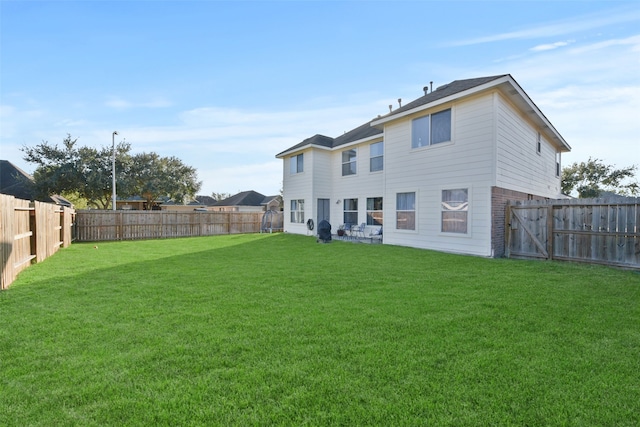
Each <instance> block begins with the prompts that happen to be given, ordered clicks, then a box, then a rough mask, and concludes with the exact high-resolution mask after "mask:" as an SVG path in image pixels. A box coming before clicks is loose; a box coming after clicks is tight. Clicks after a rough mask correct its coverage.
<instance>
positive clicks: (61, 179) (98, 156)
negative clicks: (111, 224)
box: [22, 135, 201, 209]
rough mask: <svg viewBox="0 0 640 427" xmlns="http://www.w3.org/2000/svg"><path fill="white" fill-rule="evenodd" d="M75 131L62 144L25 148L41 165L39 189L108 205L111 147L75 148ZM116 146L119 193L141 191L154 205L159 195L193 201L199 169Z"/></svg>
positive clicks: (37, 176)
mask: <svg viewBox="0 0 640 427" xmlns="http://www.w3.org/2000/svg"><path fill="white" fill-rule="evenodd" d="M77 141H78V140H77V138H76V139H72V138H71V135H67V137H66V138H65V139H64V140H63V142H62V147H58V145H57V144H56V145H52V144H50V143H49V142H47V141H43V142H42V143H41V144H39V145H37V146H35V147H23V148H22V151H23V152H24V153H25V156H24V159H25V160H26V161H27V162H30V163H35V164H37V165H38V166H37V168H36V170H35V172H34V174H33V175H34V180H35V187H36V190H37V191H38V193H39V194H41V195H50V194H63V195H64V194H73V196H74V197H77V198H79V199H84V200H86V203H87V204H88V205H90V206H95V207H97V208H100V209H108V208H109V206H110V205H111V198H112V194H113V191H112V181H113V180H112V171H113V166H112V155H113V151H112V147H110V146H106V147H102V148H100V149H96V148H92V147H77V146H76V144H77ZM115 150H116V189H117V193H118V194H117V195H118V198H126V197H129V196H132V195H140V196H142V197H144V198H145V199H147V202H148V203H147V207H148V209H151V208H152V206H153V202H154V201H155V200H157V199H158V198H159V197H161V196H167V197H170V198H172V199H173V200H174V201H176V202H177V203H183V202H186V201H188V200H190V199H191V198H192V197H193V196H194V195H195V193H196V192H197V191H198V190H199V189H200V186H201V183H200V182H198V180H197V173H196V170H195V169H194V168H192V167H190V166H187V165H185V164H184V163H182V161H181V160H180V159H178V158H176V157H160V156H159V155H158V154H156V153H142V154H136V155H133V156H132V155H131V154H129V152H130V150H131V145H130V144H127V143H125V142H120V143H119V144H117V145H116V147H115Z"/></svg>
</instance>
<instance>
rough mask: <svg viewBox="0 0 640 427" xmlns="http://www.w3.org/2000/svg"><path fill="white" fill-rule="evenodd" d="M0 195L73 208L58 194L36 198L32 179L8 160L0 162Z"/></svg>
mask: <svg viewBox="0 0 640 427" xmlns="http://www.w3.org/2000/svg"><path fill="white" fill-rule="evenodd" d="M0 193H2V194H8V195H10V196H13V197H16V198H18V199H22V200H31V201H33V200H39V201H41V202H46V203H55V204H56V205H59V206H68V207H72V206H73V204H72V203H71V202H70V201H69V200H67V199H65V198H64V197H62V196H60V195H59V194H54V195H52V196H48V197H44V198H42V197H37V194H36V190H35V187H34V182H33V177H32V176H31V175H29V174H28V173H26V172H25V171H23V170H22V169H20V168H19V167H17V166H16V165H14V164H13V163H11V162H10V161H8V160H0Z"/></svg>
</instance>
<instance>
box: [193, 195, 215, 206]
mask: <svg viewBox="0 0 640 427" xmlns="http://www.w3.org/2000/svg"><path fill="white" fill-rule="evenodd" d="M196 200H197V201H198V203H200V204H201V205H205V206H213V205H215V204H216V203H217V200H216V199H214V198H213V197H211V196H196Z"/></svg>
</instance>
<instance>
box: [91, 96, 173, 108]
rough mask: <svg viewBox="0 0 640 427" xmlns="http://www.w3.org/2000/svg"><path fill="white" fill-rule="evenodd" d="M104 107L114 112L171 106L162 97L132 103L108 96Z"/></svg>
mask: <svg viewBox="0 0 640 427" xmlns="http://www.w3.org/2000/svg"><path fill="white" fill-rule="evenodd" d="M104 105H105V106H106V107H109V108H113V109H116V110H128V109H131V108H166V107H170V106H171V102H170V101H168V100H167V99H165V98H163V97H153V98H151V99H149V100H144V101H136V102H133V101H129V100H127V99H124V98H122V97H119V96H109V97H107V100H106V101H105V103H104Z"/></svg>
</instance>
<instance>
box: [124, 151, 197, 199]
mask: <svg viewBox="0 0 640 427" xmlns="http://www.w3.org/2000/svg"><path fill="white" fill-rule="evenodd" d="M128 185H129V187H128V188H129V190H128V191H129V192H131V193H132V194H138V195H140V196H142V197H144V198H145V199H146V201H147V209H152V207H153V204H154V202H155V201H156V200H157V199H158V198H159V197H162V196H166V197H169V198H171V199H173V200H174V201H175V202H176V203H184V202H186V201H188V200H190V199H192V198H193V197H195V194H196V193H197V192H198V190H200V187H201V185H202V183H201V182H199V181H198V180H197V172H196V169H195V168H192V167H191V166H187V165H185V164H184V163H182V161H181V160H180V159H178V158H177V157H160V156H159V155H158V154H156V153H141V154H136V155H134V156H133V157H132V158H131V163H130V170H129V182H128Z"/></svg>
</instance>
